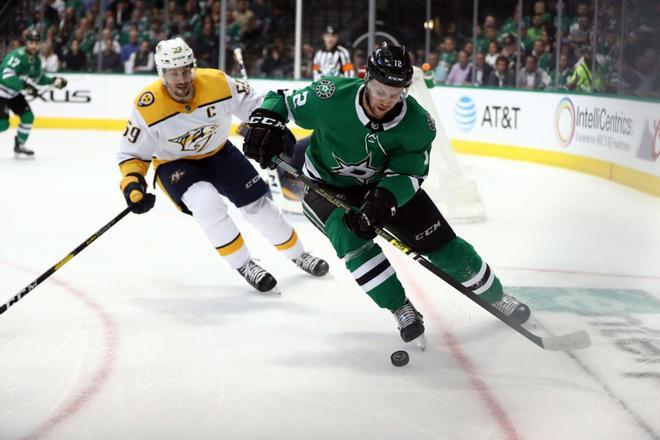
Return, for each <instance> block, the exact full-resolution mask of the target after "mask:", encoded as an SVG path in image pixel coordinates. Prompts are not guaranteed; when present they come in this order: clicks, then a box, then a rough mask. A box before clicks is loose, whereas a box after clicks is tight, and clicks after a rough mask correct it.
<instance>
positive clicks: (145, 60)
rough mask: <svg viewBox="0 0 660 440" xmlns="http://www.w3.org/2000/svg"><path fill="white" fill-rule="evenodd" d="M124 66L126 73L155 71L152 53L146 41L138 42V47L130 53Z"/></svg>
mask: <svg viewBox="0 0 660 440" xmlns="http://www.w3.org/2000/svg"><path fill="white" fill-rule="evenodd" d="M124 68H125V71H126V73H152V72H154V71H155V64H154V53H153V52H152V50H151V46H150V45H149V42H148V41H146V40H145V41H142V42H141V43H140V48H139V49H138V51H137V52H135V53H133V54H131V56H130V58H129V59H128V61H127V62H126V63H125V65H124Z"/></svg>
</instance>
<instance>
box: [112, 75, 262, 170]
mask: <svg viewBox="0 0 660 440" xmlns="http://www.w3.org/2000/svg"><path fill="white" fill-rule="evenodd" d="M193 84H194V87H195V96H194V98H193V99H192V101H190V102H185V103H181V102H178V101H175V100H174V99H172V98H171V97H170V95H169V94H168V93H167V90H166V88H165V85H164V84H163V81H162V80H161V79H159V80H157V81H155V82H153V83H152V84H150V85H149V86H147V87H146V88H144V89H143V90H142V91H141V92H140V94H139V95H138V97H137V98H136V99H135V102H134V106H133V109H132V112H131V117H130V119H129V120H128V124H127V126H126V129H125V130H124V135H123V137H122V139H121V142H120V145H119V153H118V154H117V161H118V163H120V164H121V163H123V162H126V161H128V160H131V159H140V160H143V161H147V162H149V161H151V160H152V159H154V160H155V165H156V166H157V165H158V164H159V163H162V162H168V161H172V160H176V159H183V158H189V159H196V158H202V157H205V156H208V155H211V154H212V153H214V152H215V151H217V150H218V149H220V148H221V147H222V146H224V144H225V142H226V141H227V138H228V137H229V132H230V129H231V123H232V115H235V116H237V117H238V118H239V119H240V120H242V121H246V120H247V119H248V118H249V115H250V113H251V112H252V110H254V109H255V108H257V107H259V105H261V102H262V100H263V96H261V95H258V94H257V93H256V92H255V91H253V90H252V89H251V88H250V87H249V85H248V84H247V83H246V82H244V81H240V80H234V79H233V78H231V77H230V76H229V75H227V74H225V73H224V72H222V71H220V70H217V69H196V75H195V79H194V82H193Z"/></svg>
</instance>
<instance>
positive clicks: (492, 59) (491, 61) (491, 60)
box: [486, 41, 500, 68]
mask: <svg viewBox="0 0 660 440" xmlns="http://www.w3.org/2000/svg"><path fill="white" fill-rule="evenodd" d="M499 56H500V46H499V44H497V41H491V42H490V43H488V53H487V54H486V62H487V63H488V65H489V66H490V67H493V68H494V67H495V63H496V62H497V58H498V57H499Z"/></svg>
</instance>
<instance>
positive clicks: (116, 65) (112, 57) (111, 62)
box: [101, 43, 124, 73]
mask: <svg viewBox="0 0 660 440" xmlns="http://www.w3.org/2000/svg"><path fill="white" fill-rule="evenodd" d="M101 56H102V57H101V72H103V73H122V72H123V71H124V63H123V62H122V60H121V55H119V52H117V51H115V49H114V48H113V47H112V44H109V43H108V44H105V47H104V49H103V52H101Z"/></svg>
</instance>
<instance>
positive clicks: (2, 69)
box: [0, 47, 54, 99]
mask: <svg viewBox="0 0 660 440" xmlns="http://www.w3.org/2000/svg"><path fill="white" fill-rule="evenodd" d="M28 78H29V79H31V80H32V81H33V82H34V83H36V84H37V85H40V86H42V85H46V84H52V82H53V81H54V78H51V77H49V76H47V75H45V74H44V73H43V72H42V71H41V59H40V58H39V55H38V54H35V55H34V56H30V55H29V54H28V53H27V50H26V49H25V48H24V47H19V48H18V49H16V50H14V51H12V52H10V53H9V54H7V56H5V58H4V59H3V60H2V64H1V65H0V98H5V99H11V98H13V97H15V96H16V95H18V94H19V93H21V90H22V89H23V87H24V85H25V80H26V79H28Z"/></svg>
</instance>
